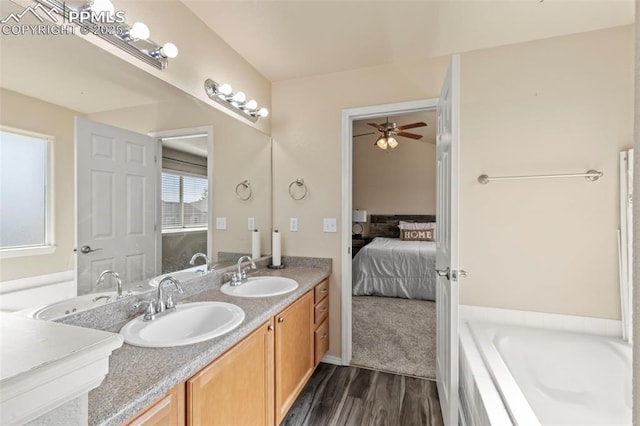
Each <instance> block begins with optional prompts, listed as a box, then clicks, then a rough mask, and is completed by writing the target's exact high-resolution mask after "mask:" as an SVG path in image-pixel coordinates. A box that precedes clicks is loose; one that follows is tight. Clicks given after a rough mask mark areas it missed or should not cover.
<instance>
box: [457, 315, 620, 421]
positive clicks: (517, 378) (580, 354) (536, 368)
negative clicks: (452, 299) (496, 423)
mask: <svg viewBox="0 0 640 426" xmlns="http://www.w3.org/2000/svg"><path fill="white" fill-rule="evenodd" d="M469 328H470V330H471V333H472V335H473V338H474V340H475V343H476V345H477V347H478V349H479V351H480V354H481V356H482V358H483V360H484V363H485V365H486V366H487V368H488V371H489V374H490V375H491V378H492V379H493V382H494V383H495V386H496V388H497V391H498V392H499V394H500V396H501V399H502V401H503V403H504V405H505V408H506V410H507V412H508V414H509V417H510V418H511V421H512V422H513V424H515V425H576V426H577V425H580V426H582V425H607V426H614V425H631V377H632V374H631V346H630V345H628V344H626V343H624V342H623V341H622V340H620V339H616V338H612V337H605V336H599V335H595V334H586V333H577V332H571V331H561V330H545V329H540V328H532V327H523V326H513V325H503V324H491V323H479V322H470V323H469Z"/></svg>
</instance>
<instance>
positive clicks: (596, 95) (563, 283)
mask: <svg viewBox="0 0 640 426" xmlns="http://www.w3.org/2000/svg"><path fill="white" fill-rule="evenodd" d="M632 42H633V37H632V28H631V27H628V26H627V27H619V28H614V29H608V30H603V31H597V32H590V33H585V34H579V35H573V36H567V37H559V38H554V39H549V40H543V41H538V42H531V43H523V44H518V45H515V46H507V47H502V48H497V49H487V50H482V51H477V52H471V53H468V54H465V55H463V56H462V61H461V69H462V76H461V80H462V81H461V100H462V102H461V103H462V105H461V129H460V134H461V140H462V146H461V154H460V156H461V162H460V170H461V173H460V205H461V207H460V211H461V215H460V235H461V241H460V242H461V247H460V259H461V265H462V266H463V268H465V269H466V270H467V271H468V272H469V275H468V278H467V279H466V280H464V281H463V282H462V284H461V297H460V302H461V303H463V304H471V305H481V306H492V307H499V308H510V309H522V310H530V311H541V312H554V313H562V314H573V315H586V316H595V317H602V318H612V319H619V318H620V312H619V311H620V307H619V305H620V294H619V290H618V258H617V229H618V226H619V209H618V203H619V189H618V188H619V185H618V173H619V166H618V161H619V160H618V159H619V151H620V150H622V149H623V148H630V147H632V132H633V122H632V118H633V81H632V77H633V54H632ZM588 169H596V170H600V171H602V172H603V173H604V177H602V178H601V179H600V180H599V181H597V182H587V181H586V180H584V179H565V180H562V179H553V180H529V181H508V182H491V183H489V184H488V185H480V184H479V183H478V182H477V180H476V179H477V177H478V175H480V174H483V173H486V174H489V175H494V176H500V175H527V174H539V173H542V174H544V173H578V172H584V171H586V170H588Z"/></svg>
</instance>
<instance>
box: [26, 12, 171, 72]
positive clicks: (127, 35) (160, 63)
mask: <svg viewBox="0 0 640 426" xmlns="http://www.w3.org/2000/svg"><path fill="white" fill-rule="evenodd" d="M35 1H36V2H37V3H39V4H42V5H43V6H46V7H48V8H50V9H51V11H55V12H56V13H58V14H59V15H61V16H64V18H65V19H67V20H68V22H71V23H74V24H76V25H78V26H79V27H80V32H81V33H82V34H94V35H96V36H97V37H100V38H101V39H103V40H105V41H107V42H109V43H110V44H112V45H113V46H116V47H118V48H119V49H121V50H123V51H125V52H127V53H129V54H130V55H132V56H134V57H136V58H138V59H140V60H142V61H143V62H145V63H147V64H149V65H151V66H153V67H155V68H157V69H160V70H163V69H165V68H166V67H167V65H168V63H169V59H170V58H175V57H176V56H178V48H177V47H176V46H175V45H174V44H173V43H165V44H163V45H160V44H158V43H156V42H154V41H152V40H150V39H149V38H148V37H149V28H148V27H147V26H146V25H144V24H143V23H141V22H136V23H134V24H133V25H128V24H127V23H126V22H120V23H113V24H105V23H102V22H94V20H93V18H91V17H89V18H88V19H85V18H83V17H81V18H79V19H77V18H76V19H74V18H75V17H77V16H79V14H81V13H82V12H91V9H92V7H94V8H95V7H96V5H97V4H98V3H100V9H101V11H104V10H106V9H104V8H105V7H106V8H107V9H113V5H112V4H111V1H110V0H99V1H98V0H93V1H86V0H79V1H73V0H71V1H60V0H35ZM97 12H98V13H99V11H97ZM108 12H109V13H111V10H108Z"/></svg>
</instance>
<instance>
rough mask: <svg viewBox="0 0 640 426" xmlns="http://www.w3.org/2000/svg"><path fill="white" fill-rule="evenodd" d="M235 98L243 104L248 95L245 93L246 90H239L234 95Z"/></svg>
mask: <svg viewBox="0 0 640 426" xmlns="http://www.w3.org/2000/svg"><path fill="white" fill-rule="evenodd" d="M233 100H234V101H236V102H237V103H239V104H241V103H243V102H244V101H246V100H247V95H245V94H244V92H238V93H236V94H235V95H233Z"/></svg>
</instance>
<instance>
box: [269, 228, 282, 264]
mask: <svg viewBox="0 0 640 426" xmlns="http://www.w3.org/2000/svg"><path fill="white" fill-rule="evenodd" d="M271 244H272V250H271V257H272V261H271V264H272V265H273V266H280V263H281V262H282V258H281V256H280V233H279V232H278V230H277V229H276V230H275V231H273V238H272V239H271Z"/></svg>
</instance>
